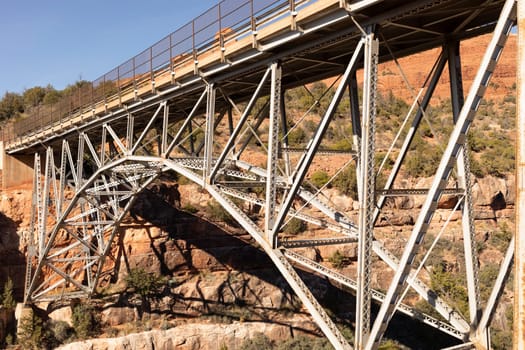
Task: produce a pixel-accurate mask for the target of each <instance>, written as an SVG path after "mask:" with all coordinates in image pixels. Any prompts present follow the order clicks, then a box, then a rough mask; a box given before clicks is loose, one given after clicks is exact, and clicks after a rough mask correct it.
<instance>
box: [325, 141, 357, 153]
mask: <svg viewBox="0 0 525 350" xmlns="http://www.w3.org/2000/svg"><path fill="white" fill-rule="evenodd" d="M330 148H331V149H333V150H336V151H351V150H352V142H351V141H350V140H348V139H340V140H337V141H335V142H334V144H333V145H332V147H330Z"/></svg>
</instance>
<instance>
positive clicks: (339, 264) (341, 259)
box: [328, 250, 348, 269]
mask: <svg viewBox="0 0 525 350" xmlns="http://www.w3.org/2000/svg"><path fill="white" fill-rule="evenodd" d="M328 261H329V262H330V263H331V264H332V266H333V267H335V268H336V269H342V268H343V267H345V266H346V265H348V259H347V257H346V256H344V255H343V254H341V252H340V251H339V250H336V251H335V253H333V254H332V256H330V257H329V258H328Z"/></svg>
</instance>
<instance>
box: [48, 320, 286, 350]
mask: <svg viewBox="0 0 525 350" xmlns="http://www.w3.org/2000/svg"><path fill="white" fill-rule="evenodd" d="M258 333H263V334H265V335H266V336H268V337H269V338H271V339H273V340H277V341H283V340H286V339H288V338H290V337H291V336H292V333H291V330H290V328H289V327H287V326H283V325H279V324H275V323H264V322H235V323H232V324H203V323H191V324H186V325H181V326H177V327H175V328H171V329H168V330H153V331H149V332H143V333H136V334H129V335H127V336H125V337H119V338H106V339H91V340H86V341H82V342H75V343H70V344H67V345H64V346H61V347H59V348H58V349H60V350H120V349H134V350H171V349H179V350H199V349H221V348H225V349H232V350H233V349H239V348H240V345H241V344H242V343H243V342H244V341H245V340H247V339H251V338H253V337H255V335H257V334H258Z"/></svg>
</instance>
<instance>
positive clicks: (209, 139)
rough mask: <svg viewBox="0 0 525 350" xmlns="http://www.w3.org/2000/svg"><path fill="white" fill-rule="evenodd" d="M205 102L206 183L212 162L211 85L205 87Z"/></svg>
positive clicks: (213, 90) (213, 102) (212, 95)
mask: <svg viewBox="0 0 525 350" xmlns="http://www.w3.org/2000/svg"><path fill="white" fill-rule="evenodd" d="M207 90H208V96H207V97H208V98H207V100H206V130H205V131H204V137H205V138H204V174H203V178H204V182H205V183H207V182H208V180H209V175H210V174H211V169H212V160H213V157H212V156H213V133H214V131H215V86H214V85H213V83H211V84H209V85H208V87H207Z"/></svg>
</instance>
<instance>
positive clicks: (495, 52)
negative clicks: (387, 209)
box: [366, 0, 515, 349]
mask: <svg viewBox="0 0 525 350" xmlns="http://www.w3.org/2000/svg"><path fill="white" fill-rule="evenodd" d="M514 8H515V1H514V0H507V1H506V3H505V5H504V7H503V10H502V12H501V15H500V19H499V20H498V23H497V25H496V28H495V30H494V34H493V37H492V39H491V42H490V44H489V46H488V47H487V50H486V52H485V55H484V57H483V60H482V62H481V65H480V68H479V70H478V73H477V74H476V77H475V79H474V82H473V84H472V86H471V89H470V92H469V94H468V97H467V100H466V101H465V104H464V105H463V107H462V109H461V112H460V114H459V116H458V119H457V123H456V125H455V127H454V129H453V131H452V134H451V136H450V138H449V142H448V145H447V148H446V149H445V152H444V154H443V157H442V158H441V162H440V164H439V167H438V170H437V172H436V175H435V178H434V181H433V183H432V186H431V188H430V191H429V194H428V196H427V199H426V200H425V202H424V204H423V206H422V208H421V212H420V215H419V216H418V219H417V221H416V223H415V225H414V229H413V231H412V234H411V236H410V238H409V240H408V242H407V244H406V246H405V250H404V251H403V255H402V257H401V259H400V266H399V269H398V270H397V271H396V273H395V275H394V277H393V279H392V281H391V284H390V287H389V288H388V291H387V294H386V297H385V302H384V303H383V304H382V305H381V308H380V309H379V313H378V315H377V318H376V320H375V322H374V325H373V327H372V330H371V332H370V338H369V340H368V343H367V344H366V349H377V347H378V346H379V343H380V341H381V338H382V336H383V334H384V332H385V330H386V327H387V325H388V323H389V321H390V319H391V317H392V316H393V312H394V309H393V308H394V307H395V305H396V304H397V302H398V298H399V297H400V295H401V292H402V289H403V288H404V285H405V283H406V280H407V278H408V275H409V271H410V266H411V264H412V263H413V261H414V258H415V256H416V253H417V250H418V248H419V246H420V245H421V243H422V242H423V238H424V237H425V234H426V232H427V230H428V228H429V225H430V221H431V219H432V216H433V214H434V213H435V210H436V209H437V202H438V200H439V198H440V196H441V192H442V191H443V189H444V188H445V186H446V183H447V180H448V177H449V175H450V172H451V171H452V168H453V165H454V164H455V162H456V161H457V159H458V157H459V155H460V154H461V151H462V149H463V145H464V143H465V139H466V134H467V132H468V129H469V127H470V124H471V122H472V120H473V119H474V117H475V113H476V110H477V108H478V107H479V103H480V101H481V99H482V97H483V94H484V92H485V90H486V87H487V85H488V83H489V81H490V77H491V75H492V72H493V70H494V68H495V66H496V63H497V60H498V58H499V57H500V54H501V50H502V49H503V46H504V44H505V41H506V38H507V36H508V34H509V32H510V30H511V28H512V25H513V23H514V20H515V14H514V15H513V12H514Z"/></svg>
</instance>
